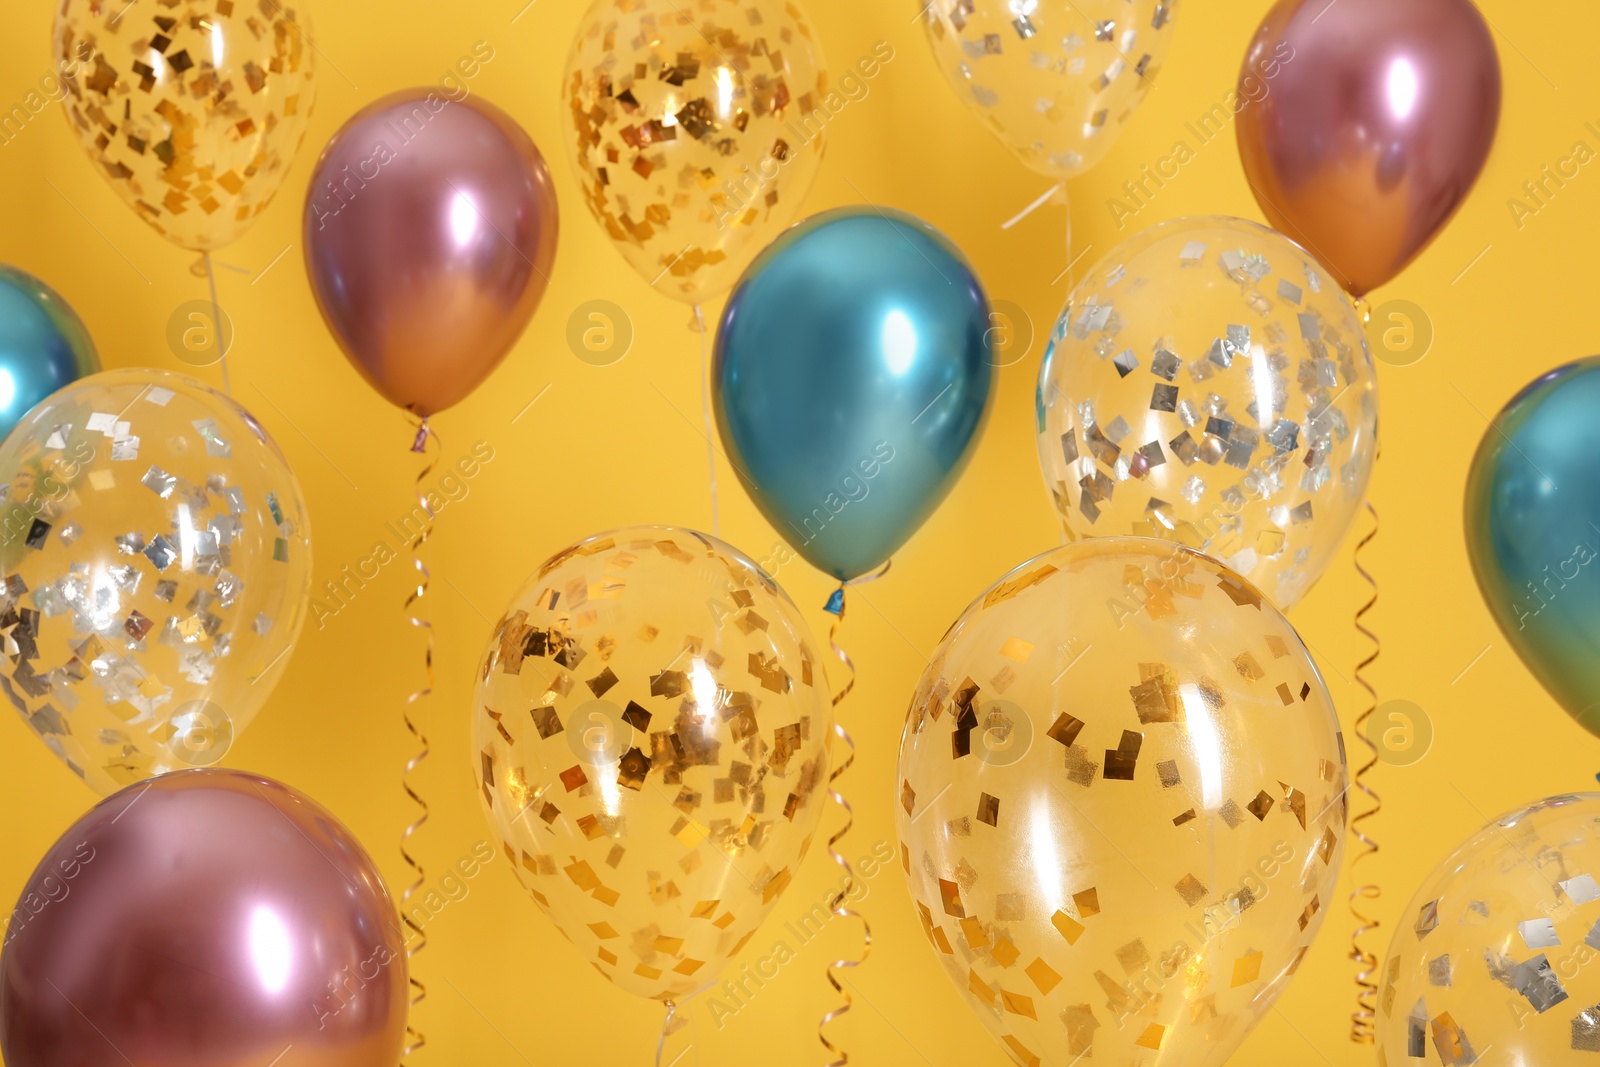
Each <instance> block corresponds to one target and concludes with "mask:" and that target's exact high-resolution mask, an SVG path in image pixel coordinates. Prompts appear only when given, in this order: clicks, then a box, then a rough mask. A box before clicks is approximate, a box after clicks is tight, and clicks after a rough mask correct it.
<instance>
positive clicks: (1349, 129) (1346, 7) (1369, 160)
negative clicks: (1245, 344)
mask: <svg viewBox="0 0 1600 1067" xmlns="http://www.w3.org/2000/svg"><path fill="white" fill-rule="evenodd" d="M1239 95H1240V98H1241V99H1246V100H1249V101H1251V102H1250V103H1249V104H1248V105H1247V106H1245V107H1244V109H1243V110H1242V111H1241V112H1240V114H1239V123H1238V125H1239V154H1240V155H1241V156H1242V157H1243V159H1244V171H1245V176H1246V177H1247V178H1248V179H1249V181H1250V187H1251V189H1252V190H1253V191H1254V192H1255V194H1256V200H1257V202H1259V203H1260V204H1261V210H1262V211H1263V212H1265V213H1266V216H1267V219H1268V221H1269V222H1271V223H1272V225H1273V227H1274V228H1275V229H1277V230H1279V231H1280V232H1282V233H1284V234H1285V235H1287V236H1289V237H1291V238H1293V239H1294V240H1295V241H1297V242H1299V243H1300V244H1301V245H1302V246H1304V247H1305V248H1308V249H1310V250H1311V252H1312V253H1314V254H1315V255H1316V256H1317V258H1319V259H1321V260H1322V262H1323V263H1324V264H1325V265H1326V266H1327V267H1328V268H1329V270H1331V271H1332V272H1333V273H1334V275H1335V276H1336V277H1337V278H1338V279H1339V281H1340V282H1341V283H1342V284H1343V285H1344V287H1345V289H1347V290H1348V291H1349V292H1350V293H1351V294H1353V295H1355V296H1361V295H1362V294H1363V293H1366V292H1367V291H1368V290H1370V289H1372V288H1374V287H1375V286H1378V285H1382V284H1383V283H1384V282H1386V281H1388V280H1389V279H1390V278H1393V277H1394V276H1395V275H1396V274H1398V273H1400V271H1401V270H1402V269H1403V268H1404V267H1405V265H1406V264H1407V263H1410V262H1411V260H1412V259H1414V258H1416V256H1417V255H1418V254H1419V253H1420V252H1421V251H1422V250H1423V249H1424V248H1425V247H1427V244H1428V242H1429V241H1431V240H1433V237H1434V235H1435V234H1437V233H1438V232H1439V230H1440V229H1442V228H1443V227H1444V225H1445V223H1447V222H1448V221H1450V217H1451V216H1452V215H1454V214H1455V211H1456V208H1458V207H1460V206H1461V201H1462V200H1464V199H1465V198H1466V195H1467V192H1468V191H1469V190H1470V189H1471V188H1472V183H1473V182H1475V181H1476V180H1477V178H1478V174H1479V172H1480V171H1482V170H1483V165H1484V162H1485V161H1486V160H1487V159H1488V157H1489V148H1490V146H1491V145H1492V144H1493V143H1494V134H1495V127H1496V126H1497V125H1498V123H1499V120H1500V60H1499V58H1498V57H1497V56H1496V54H1495V48H1494V40H1493V39H1492V38H1491V37H1490V35H1489V28H1488V26H1486V25H1485V24H1484V21H1483V16H1481V15H1480V14H1478V9H1477V8H1475V7H1473V6H1472V3H1471V2H1470V0H1334V2H1333V3H1329V2H1328V0H1281V2H1280V3H1279V4H1278V5H1277V6H1276V7H1274V8H1273V9H1272V10H1271V11H1270V12H1268V14H1267V17H1266V19H1265V21H1263V22H1262V23H1261V27H1260V29H1258V30H1257V31H1256V36H1255V40H1254V41H1253V42H1251V45H1250V51H1249V53H1248V54H1247V55H1246V56H1245V61H1244V67H1243V68H1242V70H1241V71H1240V74H1239Z"/></svg>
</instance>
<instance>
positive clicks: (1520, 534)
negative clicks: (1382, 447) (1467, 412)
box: [1466, 356, 1600, 734]
mask: <svg viewBox="0 0 1600 1067" xmlns="http://www.w3.org/2000/svg"><path fill="white" fill-rule="evenodd" d="M1596 456H1600V357H1594V356H1591V357H1589V358H1588V359H1583V360H1579V361H1578V362H1576V363H1569V364H1567V365H1566V366H1564V367H1557V368H1556V369H1555V370H1552V371H1550V372H1548V373H1547V374H1544V375H1542V376H1541V377H1539V378H1538V379H1537V380H1536V381H1534V382H1532V383H1530V384H1529V385H1528V386H1527V387H1525V388H1524V389H1523V390H1522V391H1521V392H1520V393H1518V394H1517V395H1516V396H1515V397H1513V398H1512V400H1511V402H1510V403H1508V404H1507V405H1506V407H1505V409H1504V410H1503V411H1501V412H1500V414H1499V415H1498V416H1496V417H1495V421H1494V425H1493V426H1492V427H1491V428H1490V429H1489V430H1488V431H1486V432H1485V433H1484V436H1483V442H1482V444H1480V445H1479V446H1478V453H1477V455H1476V456H1475V457H1474V458H1473V461H1472V468H1471V472H1470V473H1469V475H1468V478H1467V494H1466V536H1467V552H1468V555H1469V556H1470V557H1471V559H1472V570H1473V573H1474V574H1475V575H1476V576H1477V579H1478V588H1479V589H1480V590H1481V591H1482V592H1483V599H1484V602H1485V603H1486V604H1488V606H1489V611H1490V613H1491V614H1493V615H1494V618H1495V621H1496V622H1497V623H1499V624H1500V630H1501V632H1502V633H1504V634H1505V635H1506V639H1507V640H1508V641H1510V642H1511V646H1512V647H1513V648H1515V649H1516V650H1517V654H1518V655H1519V656H1521V657H1522V660H1523V662H1524V663H1526V664H1527V665H1528V669H1529V670H1531V671H1533V673H1534V676H1535V677H1536V678H1538V679H1539V681H1540V682H1541V683H1543V684H1544V687H1545V688H1546V689H1547V690H1549V692H1550V695H1551V696H1553V697H1555V699H1556V700H1557V701H1558V702H1559V703H1560V704H1561V706H1562V707H1563V708H1565V709H1566V710H1567V713H1568V714H1569V715H1571V716H1572V717H1573V718H1574V719H1577V720H1578V722H1579V723H1580V724H1582V726H1583V727H1584V729H1586V730H1588V731H1590V732H1591V733H1596V734H1600V669H1597V667H1596V665H1597V664H1600V560H1597V557H1600V464H1596V462H1595V457H1596Z"/></svg>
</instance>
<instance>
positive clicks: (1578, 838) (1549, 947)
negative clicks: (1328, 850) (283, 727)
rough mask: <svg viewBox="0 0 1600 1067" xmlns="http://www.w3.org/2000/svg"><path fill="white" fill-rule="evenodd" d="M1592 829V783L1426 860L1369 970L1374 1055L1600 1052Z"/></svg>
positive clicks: (1456, 1058)
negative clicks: (1375, 979) (1426, 869)
mask: <svg viewBox="0 0 1600 1067" xmlns="http://www.w3.org/2000/svg"><path fill="white" fill-rule="evenodd" d="M1597 827H1600V795H1597V794H1595V793H1580V794H1577V795H1575V796H1557V797H1550V798H1548V799H1546V800H1541V801H1538V802H1536V803H1534V804H1530V805H1528V806H1527V807H1525V808H1522V809H1521V810H1518V811H1513V812H1508V813H1507V814H1505V815H1503V816H1501V817H1500V818H1498V819H1496V820H1494V821H1493V822H1491V823H1490V824H1489V825H1487V826H1485V827H1484V828H1483V829H1482V830H1479V831H1478V832H1477V833H1475V834H1473V835H1472V837H1471V838H1469V839H1468V840H1466V841H1465V842H1463V843H1462V845H1461V846H1460V847H1459V848H1457V849H1456V850H1455V851H1454V852H1453V853H1451V854H1450V857H1449V858H1448V859H1446V860H1445V861H1444V862H1443V863H1441V864H1440V865H1439V866H1438V867H1437V868H1435V869H1434V871H1433V873H1432V874H1431V875H1429V876H1428V880H1427V881H1426V882H1424V883H1423V884H1422V887H1421V888H1420V889H1418V890H1417V893H1416V895H1415V896H1414V897H1412V898H1411V903H1410V904H1409V905H1408V906H1407V907H1406V910H1405V911H1403V912H1401V913H1400V918H1399V921H1398V922H1397V923H1396V925H1395V928H1394V930H1395V932H1394V939H1393V940H1392V941H1391V942H1390V944H1389V957H1388V962H1387V963H1386V964H1385V965H1384V967H1383V970H1382V971H1381V972H1379V973H1380V975H1381V976H1382V978H1381V980H1382V986H1381V988H1380V990H1379V993H1378V1031H1377V1037H1378V1062H1379V1063H1380V1064H1381V1063H1384V1062H1386V1061H1387V1062H1388V1063H1389V1064H1391V1065H1394V1067H1399V1065H1400V1064H1405V1063H1420V1062H1421V1061H1422V1060H1423V1059H1424V1058H1425V1059H1427V1060H1428V1061H1429V1062H1440V1063H1444V1064H1449V1065H1456V1064H1461V1065H1465V1064H1470V1063H1484V1064H1488V1063H1507V1064H1528V1065H1529V1067H1532V1065H1534V1064H1557V1063H1561V1064H1568V1063H1582V1062H1584V1060H1585V1058H1586V1057H1584V1056H1581V1055H1572V1053H1582V1052H1596V1051H1600V1009H1596V1007H1595V1004H1596V1002H1597V1001H1600V971H1597V969H1596V968H1593V967H1587V966H1585V964H1586V963H1587V962H1588V961H1589V960H1591V959H1592V958H1593V957H1594V952H1593V946H1592V944H1586V939H1588V940H1589V941H1592V940H1593V934H1592V931H1593V929H1594V927H1595V926H1596V923H1597V920H1600V889H1597V888H1596V887H1595V886H1596V882H1595V879H1596V878H1597V877H1600V844H1597V840H1600V838H1597ZM1491 1048H1493V1050H1494V1051H1493V1052H1492V1053H1491V1052H1490V1049H1491ZM1435 1057H1437V1060H1436V1059H1435ZM1480 1057H1484V1058H1482V1059H1480ZM1491 1057H1492V1058H1491Z"/></svg>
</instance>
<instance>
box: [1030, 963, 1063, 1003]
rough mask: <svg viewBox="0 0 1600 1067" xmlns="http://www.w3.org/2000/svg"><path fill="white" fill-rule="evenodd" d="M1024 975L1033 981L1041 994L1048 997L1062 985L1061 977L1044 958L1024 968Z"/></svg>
mask: <svg viewBox="0 0 1600 1067" xmlns="http://www.w3.org/2000/svg"><path fill="white" fill-rule="evenodd" d="M1022 973H1024V974H1026V975H1027V976H1028V977H1029V978H1030V979H1032V980H1033V984H1034V985H1035V986H1036V987H1038V990H1039V992H1040V993H1043V994H1045V995H1046V996H1048V995H1049V993H1050V991H1051V990H1052V989H1054V988H1055V987H1056V986H1058V985H1060V984H1061V975H1059V974H1057V973H1056V972H1055V971H1054V970H1053V969H1052V968H1051V966H1050V965H1049V964H1048V963H1046V962H1045V961H1044V959H1043V957H1040V958H1038V959H1035V960H1034V961H1033V962H1032V963H1030V964H1028V965H1027V966H1026V967H1024V968H1023V969H1022Z"/></svg>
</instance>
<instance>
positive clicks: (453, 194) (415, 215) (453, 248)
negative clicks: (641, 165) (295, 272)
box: [303, 89, 558, 417]
mask: <svg viewBox="0 0 1600 1067" xmlns="http://www.w3.org/2000/svg"><path fill="white" fill-rule="evenodd" d="M557 226H558V220H557V215H556V192H555V186H554V184H553V183H552V182H551V180H550V171H549V168H548V167H546V166H545V162H544V157H543V156H542V155H540V154H539V149H538V148H537V147H535V146H534V143H533V141H532V140H531V139H529V137H528V135H527V134H526V133H524V132H523V130H522V127H520V126H518V125H517V124H516V122H515V121H514V120H513V119H512V118H511V117H510V116H509V115H507V114H506V113H505V112H504V111H501V110H500V109H499V108H497V107H495V106H494V105H493V104H489V103H486V102H484V101H482V100H479V99H477V98H467V99H463V100H451V99H448V98H447V97H445V96H443V95H441V94H440V93H439V91H438V90H437V89H408V90H404V91H402V92H398V93H394V94H393V95H391V96H387V97H384V98H383V99H382V100H379V101H377V102H376V103H373V104H370V105H368V106H367V107H366V108H364V109H362V110H361V111H359V112H357V113H356V115H355V116H354V117H353V118H351V119H350V121H348V122H346V123H345V124H344V126H343V127H342V128H341V129H340V130H339V132H338V133H336V134H334V137H333V140H332V141H329V142H328V147H327V148H325V149H324V150H323V153H322V158H320V159H319V160H317V166H316V171H315V173H314V174H313V175H312V178H311V188H310V190H309V193H308V195H307V197H306V209H305V221H304V227H303V229H304V234H305V243H306V270H307V273H308V274H309V275H310V276H311V288H312V291H313V292H314V293H315V294H316V298H317V307H318V308H320V309H321V311H322V317H323V319H324V320H325V321H326V322H327V324H328V329H329V330H331V331H332V332H333V336H334V338H335V339H336V340H337V341H338V342H339V346H340V347H341V348H343V349H344V353H345V355H346V356H347V357H348V358H349V359H350V362H351V363H353V364H355V367H356V369H357V370H359V371H360V372H361V374H362V376H363V377H365V378H366V379H367V381H368V382H369V383H370V384H371V385H372V387H373V388H374V389H376V390H377V391H378V392H379V393H381V394H383V396H384V397H386V398H387V399H388V400H389V401H390V402H391V403H394V404H397V405H398V406H400V407H402V408H405V409H406V410H407V411H410V412H412V413H413V414H416V415H421V416H423V417H426V416H428V415H433V414H436V413H438V412H440V411H443V410H444V409H445V408H447V407H450V406H451V405H452V404H455V403H456V402H457V401H459V400H461V399H462V398H463V397H465V396H466V395H467V394H468V393H470V392H472V390H474V389H476V388H477V387H478V386H479V385H480V384H482V382H483V380H484V379H485V378H487V377H488V376H489V373H490V372H491V371H493V370H494V368H495V367H497V366H499V364H500V361H501V360H502V359H504V358H505V357H506V354H507V353H508V352H510V351H511V347H512V345H514V344H516V342H517V338H519V337H521V336H522V331H523V329H524V327H526V326H527V325H528V320H529V319H530V318H532V317H533V313H534V311H535V309H537V308H538V306H539V299H540V298H541V297H542V296H543V295H544V290H545V286H546V284H548V282H549V280H550V266H551V263H552V262H553V261H554V259H555V254H556V231H557Z"/></svg>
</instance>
